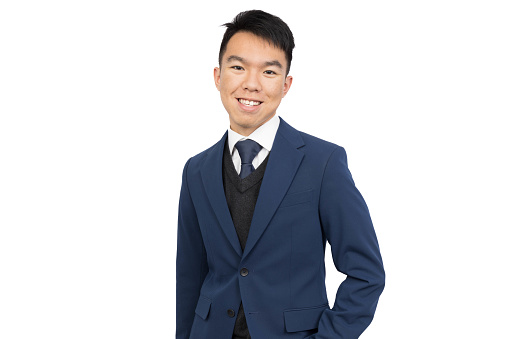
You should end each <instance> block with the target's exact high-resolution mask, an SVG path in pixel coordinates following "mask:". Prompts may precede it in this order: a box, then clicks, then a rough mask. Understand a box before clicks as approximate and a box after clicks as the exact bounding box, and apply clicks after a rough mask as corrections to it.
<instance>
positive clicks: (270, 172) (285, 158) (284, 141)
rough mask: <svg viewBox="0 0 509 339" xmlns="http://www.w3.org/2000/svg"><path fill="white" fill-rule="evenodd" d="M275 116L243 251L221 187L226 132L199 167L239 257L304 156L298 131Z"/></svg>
mask: <svg viewBox="0 0 509 339" xmlns="http://www.w3.org/2000/svg"><path fill="white" fill-rule="evenodd" d="M279 118H280V119H281V120H280V123H279V128H278V130H277V133H276V137H275V138H274V143H273V145H272V150H271V152H270V156H269V159H268V163H267V168H266V169H265V173H264V177H263V180H262V185H261V187H260V192H259V195H258V198H257V202H256V206H255V210H254V214H253V219H252V221H251V227H250V229H249V236H248V238H247V243H246V247H245V249H244V253H242V249H241V247H240V243H239V240H238V238H237V233H236V231H235V226H234V225H233V221H232V219H231V215H230V211H229V209H228V205H227V202H226V196H225V194H224V187H223V176H222V160H223V150H224V146H225V142H226V139H227V135H228V131H227V132H225V133H224V135H223V137H222V138H221V140H219V142H218V143H216V144H215V145H214V146H213V147H211V148H210V149H209V151H208V153H207V157H206V158H205V159H204V161H203V163H202V164H203V165H202V167H201V169H200V172H201V177H202V180H203V185H204V187H205V191H206V194H207V197H208V198H209V201H210V203H211V205H212V208H213V209H214V213H215V214H216V216H217V218H218V220H219V223H220V225H221V227H222V229H223V231H224V233H225V234H226V237H227V238H228V240H229V242H230V244H231V245H232V247H233V248H234V250H235V251H236V252H237V254H238V255H239V256H241V257H242V258H243V259H244V258H246V257H247V255H248V254H249V253H250V251H251V250H252V249H253V247H254V246H255V245H256V243H257V242H258V240H259V239H260V237H261V236H262V234H263V232H264V231H265V229H266V228H267V226H268V224H269V222H270V220H271V219H272V216H273V215H274V213H275V212H276V210H277V208H278V206H279V204H280V203H281V200H282V199H283V197H284V196H285V194H286V192H287V191H288V188H289V187H290V184H291V182H292V181H293V178H294V176H295V174H296V173H297V170H298V168H299V166H300V163H301V161H302V158H303V157H304V154H303V153H302V152H301V151H300V150H298V149H299V148H300V147H302V146H304V140H303V139H302V137H301V135H300V133H299V131H297V130H296V129H295V128H293V127H291V126H290V125H289V124H288V123H286V122H285V121H284V120H283V118H281V117H279Z"/></svg>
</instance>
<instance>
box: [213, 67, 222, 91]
mask: <svg viewBox="0 0 509 339" xmlns="http://www.w3.org/2000/svg"><path fill="white" fill-rule="evenodd" d="M214 83H215V84H216V88H217V90H218V91H219V90H220V88H221V69H220V68H219V67H214Z"/></svg>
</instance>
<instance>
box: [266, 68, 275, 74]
mask: <svg viewBox="0 0 509 339" xmlns="http://www.w3.org/2000/svg"><path fill="white" fill-rule="evenodd" d="M264 73H266V74H270V75H275V74H276V72H274V71H271V70H270V69H269V70H266V71H265V72H264Z"/></svg>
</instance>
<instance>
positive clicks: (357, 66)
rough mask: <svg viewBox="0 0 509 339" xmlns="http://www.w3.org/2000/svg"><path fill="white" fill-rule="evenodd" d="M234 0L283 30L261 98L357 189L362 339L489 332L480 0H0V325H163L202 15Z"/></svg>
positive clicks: (503, 82)
mask: <svg viewBox="0 0 509 339" xmlns="http://www.w3.org/2000/svg"><path fill="white" fill-rule="evenodd" d="M253 8H256V9H262V10H265V11H268V12H270V13H272V14H275V15H278V16H280V17H281V18H282V19H283V20H284V21H285V22H286V23H287V24H288V25H289V26H290V28H291V29H292V31H293V33H294V36H295V41H296V48H295V51H294V61H293V63H292V69H291V75H293V77H294V82H293V86H292V88H291V90H290V92H289V94H288V95H287V97H286V98H285V99H284V100H283V103H282V104H281V106H280V108H279V110H278V114H279V115H280V116H281V117H282V118H284V119H285V120H286V121H287V122H288V123H290V124H291V125H292V126H294V127H295V128H297V129H299V130H302V131H305V132H307V133H309V134H313V135H316V136H318V137H320V138H323V139H326V140H329V141H332V142H334V143H336V144H339V145H342V146H343V147H345V149H346V151H347V154H348V159H349V166H350V170H351V172H352V174H353V177H354V179H355V182H356V184H357V187H358V188H359V190H360V191H361V192H362V194H363V196H364V198H365V200H366V202H367V204H368V206H369V208H370V212H371V216H372V219H373V222H374V225H375V229H376V231H377V235H378V239H379V243H380V248H381V251H382V256H383V259H384V264H385V268H386V272H387V284H386V289H385V291H384V292H383V294H382V296H381V298H380V302H379V305H378V309H377V312H376V315H375V318H374V320H373V323H372V324H371V326H370V327H369V328H368V329H367V330H366V331H365V333H364V334H363V335H362V338H364V339H368V338H391V339H393V338H405V339H406V338H426V339H428V338H509V331H508V330H507V326H505V325H504V323H507V320H508V318H509V313H508V311H507V310H508V303H509V293H508V287H507V286H508V285H509V282H508V274H507V268H508V266H509V264H508V259H509V251H508V249H507V247H508V244H507V243H508V240H509V238H508V236H507V234H508V232H507V228H508V226H509V222H508V219H509V218H508V216H507V211H508V203H509V201H508V200H509V199H508V190H509V183H508V179H507V173H509V166H508V150H507V147H508V146H509V138H508V136H507V134H508V132H507V129H508V127H509V125H508V123H507V122H506V121H504V120H503V119H504V118H507V115H508V113H509V98H508V97H509V62H508V60H509V33H508V32H509V20H508V18H509V10H508V5H507V2H506V1H487V0H484V1H465V0H463V1H450V0H449V1H448V0H440V1H436V0H427V1H348V2H346V1H330V2H324V1H312V2H304V1H303V2H301V3H297V2H295V1H292V2H290V1H288V2H284V3H283V2H277V1H257V2H255V3H254V2H242V1H230V2H228V1H208V2H205V1H204V2H201V3H200V2H195V1H189V2H186V3H185V4H184V3H183V2H182V3H179V4H178V5H177V6H176V5H175V4H174V3H173V2H170V1H113V0H101V1H93V0H92V1H91V0H89V1H22V0H21V1H2V2H1V4H0V51H1V52H0V113H1V115H0V225H1V228H0V338H2V339H15V338H27V339H28V338H30V339H36V338H52V339H60V338H62V339H69V338H73V339H74V338H76V339H78V338H79V339H81V338H86V339H91V338H94V339H102V338H107V339H110V338H122V339H130V338H143V339H145V338H151V339H159V338H161V339H162V338H173V337H174V331H175V255H176V232H177V228H176V227H177V206H178V197H179V191H180V184H181V175H182V169H183V166H184V164H185V162H186V160H187V159H188V158H189V157H191V156H193V155H194V154H196V153H198V152H200V151H202V150H204V149H205V148H208V147H209V146H211V145H212V144H213V143H215V142H216V141H217V140H219V138H220V137H221V136H222V135H223V133H224V132H225V131H226V129H227V127H228V115H227V113H226V111H225V110H224V108H223V107H222V104H221V101H220V98H219V93H218V92H217V90H216V89H215V87H214V84H213V77H212V74H213V73H212V72H213V68H214V67H215V66H216V65H217V54H218V49H219V44H220V41H221V37H222V34H223V32H224V28H222V27H220V25H221V24H223V23H225V22H229V21H230V20H231V19H232V18H233V17H234V16H235V15H236V14H237V13H238V12H240V11H242V10H248V9H253ZM326 257H327V267H328V271H327V273H328V275H327V278H328V279H327V287H328V293H329V300H330V301H331V306H332V303H333V300H334V296H335V292H336V289H337V286H338V284H339V282H340V281H341V279H342V278H343V277H342V276H341V275H340V274H339V273H337V272H335V269H334V266H333V264H332V261H331V260H330V259H329V257H330V254H329V253H327V256H326ZM219 339H221V338H219Z"/></svg>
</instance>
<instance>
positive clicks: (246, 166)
mask: <svg viewBox="0 0 509 339" xmlns="http://www.w3.org/2000/svg"><path fill="white" fill-rule="evenodd" d="M235 148H237V150H238V151H239V154H240V159H241V163H242V165H241V167H240V174H239V175H240V178H241V179H244V178H245V177H247V176H248V175H249V174H251V173H253V172H254V170H255V169H254V167H253V159H254V158H255V157H256V155H257V154H258V152H260V150H261V149H262V146H260V144H258V143H257V142H256V141H254V140H251V139H246V140H242V141H237V143H236V144H235Z"/></svg>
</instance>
